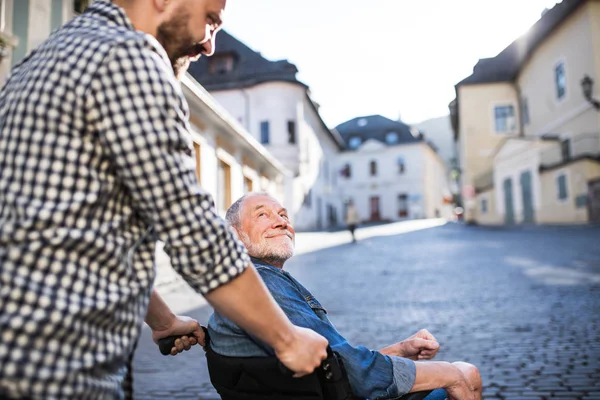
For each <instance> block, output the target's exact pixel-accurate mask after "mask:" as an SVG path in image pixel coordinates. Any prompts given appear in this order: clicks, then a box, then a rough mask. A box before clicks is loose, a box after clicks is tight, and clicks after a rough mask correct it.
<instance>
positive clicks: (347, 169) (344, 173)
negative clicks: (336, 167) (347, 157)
mask: <svg viewBox="0 0 600 400" xmlns="http://www.w3.org/2000/svg"><path fill="white" fill-rule="evenodd" d="M340 175H341V176H343V177H345V178H350V177H351V176H352V167H351V166H350V164H346V165H344V168H342V170H341V171H340Z"/></svg>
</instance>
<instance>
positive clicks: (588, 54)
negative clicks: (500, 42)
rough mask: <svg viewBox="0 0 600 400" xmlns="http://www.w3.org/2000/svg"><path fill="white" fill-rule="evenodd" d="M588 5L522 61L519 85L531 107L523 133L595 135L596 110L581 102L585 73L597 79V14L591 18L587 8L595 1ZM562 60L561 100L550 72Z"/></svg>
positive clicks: (592, 5)
mask: <svg viewBox="0 0 600 400" xmlns="http://www.w3.org/2000/svg"><path fill="white" fill-rule="evenodd" d="M588 3H589V4H588V5H585V6H582V7H579V9H577V10H576V11H575V12H574V13H573V14H572V15H571V16H570V17H569V18H568V19H567V20H566V21H564V23H563V24H562V25H561V26H559V27H558V28H557V29H556V30H555V31H554V32H552V33H551V34H550V35H549V36H548V37H547V38H546V40H545V41H544V42H543V43H542V44H541V45H540V46H538V48H537V49H536V50H535V52H534V53H533V55H532V57H531V58H530V59H529V60H528V61H527V62H526V63H525V64H524V65H523V68H522V70H521V72H520V74H519V77H518V79H517V83H518V85H519V87H520V90H521V95H522V96H523V97H525V98H527V103H528V108H529V117H530V123H529V124H527V125H525V126H524V133H525V135H528V136H539V135H543V134H559V135H561V136H562V137H564V138H566V137H571V136H573V135H576V134H580V133H590V132H595V133H597V132H598V130H599V128H600V124H599V119H598V113H597V112H596V111H595V110H593V108H592V106H591V105H590V104H589V103H588V102H587V101H586V100H585V98H584V96H583V93H582V88H581V79H582V78H583V77H584V75H586V74H587V75H589V76H591V77H592V78H593V79H595V81H596V82H597V84H598V82H599V79H600V75H598V74H596V71H597V69H596V61H595V57H596V54H595V52H596V51H597V49H595V48H594V43H595V44H596V45H599V44H600V39H598V38H596V39H593V37H592V32H593V30H592V21H593V19H592V18H594V19H595V21H594V26H595V27H596V28H597V25H598V23H599V21H600V14H599V15H595V16H594V15H593V14H592V13H591V12H590V10H591V8H590V7H593V9H594V10H597V7H598V4H595V3H596V2H594V1H591V2H588ZM599 33H600V32H599ZM574 43H577V45H576V46H574V45H573V44H574ZM560 62H562V63H564V67H565V75H566V91H565V95H564V97H562V98H561V99H559V98H558V97H557V94H556V84H555V71H554V69H555V67H556V65H557V64H558V63H560ZM597 84H596V86H597Z"/></svg>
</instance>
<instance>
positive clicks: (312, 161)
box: [190, 32, 343, 230]
mask: <svg viewBox="0 0 600 400" xmlns="http://www.w3.org/2000/svg"><path fill="white" fill-rule="evenodd" d="M297 72H298V70H297V68H296V66H294V65H293V64H290V63H289V62H287V61H269V60H267V59H265V58H264V57H262V56H261V55H260V54H259V53H257V52H255V51H253V50H252V49H250V48H249V47H247V46H246V45H245V44H244V43H242V42H240V41H239V40H237V39H236V38H234V37H233V36H231V35H229V34H228V33H227V32H220V33H219V34H218V35H217V39H216V52H215V54H214V55H213V56H212V57H208V58H201V59H200V60H199V61H198V62H196V63H194V64H193V65H192V66H191V68H190V74H191V75H192V76H193V77H194V78H195V79H196V80H197V81H198V82H200V83H201V84H202V85H203V86H204V87H205V88H206V89H207V90H208V91H209V92H210V94H211V95H212V96H213V97H214V98H215V99H216V100H217V101H218V102H219V103H220V104H221V105H222V106H223V107H224V108H225V109H226V110H227V111H228V112H229V113H230V114H231V115H232V116H233V117H234V118H235V119H236V120H237V121H238V122H239V123H240V124H241V125H242V126H244V127H245V128H246V130H247V131H248V132H250V133H251V134H252V136H253V137H254V138H255V139H256V140H258V141H259V142H260V143H261V144H262V145H263V146H264V147H265V148H266V149H268V150H269V152H271V153H272V154H273V156H274V157H275V158H276V159H277V160H279V161H280V162H281V163H282V164H283V165H284V166H285V167H286V168H287V169H288V170H290V171H292V174H293V177H292V178H291V179H289V180H288V181H287V182H286V184H285V186H286V188H285V200H284V205H285V206H286V207H287V208H288V209H289V210H290V215H291V218H292V220H293V222H294V226H295V227H296V229H297V230H314V229H323V228H327V227H330V226H335V225H336V224H337V223H339V222H341V221H340V218H341V216H342V198H341V197H340V196H339V194H338V192H337V190H336V189H335V188H334V186H335V182H334V175H335V169H334V168H332V165H331V164H332V160H333V158H334V156H335V154H337V153H338V152H339V151H340V149H341V148H342V147H343V141H342V140H341V138H340V137H339V135H337V133H336V132H334V131H331V130H330V129H329V128H327V126H326V125H325V123H324V122H323V120H322V119H321V116H320V115H319V110H318V105H317V104H316V103H315V102H314V101H313V100H312V99H311V98H310V93H309V90H308V87H307V86H306V85H305V84H304V83H302V82H300V81H298V80H297V79H296V73H297Z"/></svg>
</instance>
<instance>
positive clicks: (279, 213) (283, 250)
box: [238, 195, 295, 267]
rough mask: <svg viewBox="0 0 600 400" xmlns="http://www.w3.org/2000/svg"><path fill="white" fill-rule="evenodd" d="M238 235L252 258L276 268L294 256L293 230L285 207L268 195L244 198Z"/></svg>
mask: <svg viewBox="0 0 600 400" xmlns="http://www.w3.org/2000/svg"><path fill="white" fill-rule="evenodd" d="M238 236H239V237H240V239H241V240H242V242H244V245H245V246H246V248H247V249H248V253H249V254H250V255H251V256H252V257H256V258H260V259H261V260H265V261H269V262H271V263H272V264H273V265H275V266H276V267H282V266H283V263H284V262H285V261H286V260H288V259H289V258H290V257H292V256H293V255H294V239H295V231H294V228H293V227H292V226H291V225H290V220H289V218H288V214H287V210H286V209H285V208H283V207H282V205H281V204H279V202H278V201H277V200H275V199H274V198H272V197H271V196H267V195H250V196H249V197H247V198H246V199H245V200H244V202H243V203H242V207H241V209H240V228H239V229H238Z"/></svg>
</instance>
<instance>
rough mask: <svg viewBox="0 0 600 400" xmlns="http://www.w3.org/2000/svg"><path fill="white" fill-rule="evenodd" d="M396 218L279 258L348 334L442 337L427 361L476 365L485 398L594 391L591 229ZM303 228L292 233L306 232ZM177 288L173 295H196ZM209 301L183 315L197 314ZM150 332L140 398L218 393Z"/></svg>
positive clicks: (596, 337) (140, 368)
mask: <svg viewBox="0 0 600 400" xmlns="http://www.w3.org/2000/svg"><path fill="white" fill-rule="evenodd" d="M402 226H404V225H401V224H394V225H393V226H392V227H391V228H390V226H387V227H380V228H369V229H370V231H368V232H370V234H369V235H363V239H362V240H360V241H359V242H358V243H356V244H351V243H348V237H347V236H344V235H347V234H346V233H345V232H338V233H331V234H324V235H338V236H337V238H342V239H341V240H337V239H336V240H337V241H336V240H330V242H331V244H333V247H330V248H325V249H320V250H318V251H314V252H309V248H308V247H306V245H304V247H305V251H306V252H305V253H304V254H300V255H297V256H296V257H294V258H293V259H292V260H290V262H289V263H288V264H289V265H286V268H287V269H288V270H289V271H290V272H292V274H294V275H295V276H296V277H297V278H298V279H299V280H300V281H301V282H303V283H304V284H305V285H306V286H307V287H308V288H309V289H310V290H311V291H312V292H313V293H314V294H315V296H316V297H317V298H318V299H319V300H320V301H321V303H323V305H324V306H325V308H327V310H328V313H329V316H330V318H331V320H332V321H333V323H334V324H335V325H336V326H337V328H338V330H339V331H340V332H342V333H343V334H344V335H345V336H346V337H347V338H348V339H349V340H350V342H351V343H356V344H358V343H360V344H364V345H366V346H368V347H371V348H379V347H383V346H384V345H388V344H391V343H393V342H396V341H399V340H401V339H404V338H405V337H407V336H409V335H411V334H412V333H414V332H416V331H417V330H418V329H420V328H427V329H429V330H430V331H431V332H432V333H433V334H434V335H435V336H436V337H437V339H438V341H439V342H440V344H441V350H440V352H439V353H438V356H437V357H436V359H439V360H447V361H454V360H464V361H469V362H472V363H474V364H476V365H478V366H479V367H480V370H481V373H482V377H483V381H484V387H485V389H484V398H486V399H510V400H517V399H547V400H550V399H551V400H558V399H569V400H574V399H582V400H587V399H589V400H592V399H597V400H600V327H599V324H600V323H599V316H600V227H530V228H520V227H517V228H511V229H504V228H483V227H466V226H460V225H454V224H449V225H445V226H438V227H432V228H429V229H421V230H417V231H413V232H410V230H402V229H401V228H398V229H396V228H395V227H402ZM378 229H379V231H380V232H381V233H382V234H383V235H386V236H380V237H378V236H377V232H378ZM395 229H396V231H397V232H400V231H403V232H405V231H407V232H405V233H402V234H397V235H394V232H396V231H395ZM365 232H367V231H365ZM305 235H307V236H305V237H302V235H300V236H299V238H298V241H299V242H300V241H301V240H304V241H305V242H306V240H314V239H315V238H314V237H310V236H309V234H305ZM360 235H361V231H359V237H361V236H360ZM365 236H370V237H367V238H365ZM340 242H343V243H342V244H339V243H340ZM336 243H337V245H336ZM321 247H322V246H321ZM175 291H176V294H177V296H179V300H178V301H177V303H178V304H179V303H181V302H183V303H190V304H194V303H192V300H190V301H188V300H185V299H188V298H189V299H192V298H193V297H194V295H192V294H186V292H185V291H183V290H182V289H180V288H179V289H175ZM181 299H184V300H181ZM194 301H197V299H196V300H194ZM169 303H170V304H173V303H172V301H171V300H169ZM197 304H200V305H201V303H197ZM210 311H211V310H210V307H208V306H203V307H202V306H201V307H199V308H195V309H193V310H191V311H190V312H188V315H192V316H194V317H196V318H198V319H199V320H200V321H201V322H203V323H204V322H206V320H207V318H208V315H209V314H210ZM149 333H150V332H149V330H148V329H146V330H145V331H144V335H143V337H142V340H141V342H140V345H139V350H138V353H137V355H136V364H135V368H136V382H135V384H136V391H137V396H136V398H137V399H155V398H163V399H216V398H218V396H217V395H216V393H215V392H214V390H213V389H212V386H211V385H210V382H209V379H208V374H207V370H206V366H205V360H204V355H203V352H202V350H201V349H199V348H198V349H193V350H191V351H190V352H188V353H186V354H183V355H179V356H177V357H163V356H161V355H160V354H159V353H158V352H157V350H156V347H155V346H154V345H153V343H152V342H151V340H150V334H149Z"/></svg>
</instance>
